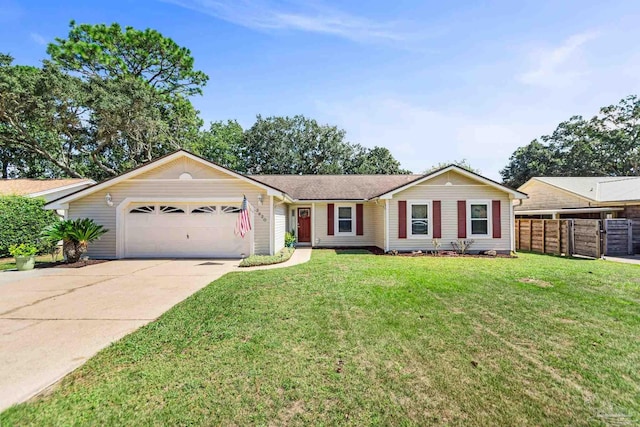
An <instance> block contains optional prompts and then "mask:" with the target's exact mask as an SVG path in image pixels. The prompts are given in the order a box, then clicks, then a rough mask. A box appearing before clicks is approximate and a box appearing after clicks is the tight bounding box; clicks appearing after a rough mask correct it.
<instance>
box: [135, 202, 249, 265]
mask: <svg viewBox="0 0 640 427" xmlns="http://www.w3.org/2000/svg"><path fill="white" fill-rule="evenodd" d="M239 208H240V205H239V204H203V203H200V204H178V203H156V204H151V203H149V204H135V205H131V206H130V207H129V208H128V209H127V211H126V221H125V227H126V229H125V242H126V243H125V251H126V252H125V256H126V257H128V258H162V257H170V258H190V257H193V258H240V257H241V256H248V255H249V254H250V250H251V240H252V238H253V233H252V232H250V233H248V234H246V235H245V236H244V238H241V237H239V236H236V235H235V234H234V232H233V230H234V228H235V224H236V220H237V218H238V211H239Z"/></svg>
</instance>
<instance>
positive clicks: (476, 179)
mask: <svg viewBox="0 0 640 427" xmlns="http://www.w3.org/2000/svg"><path fill="white" fill-rule="evenodd" d="M449 172H456V173H457V174H460V175H462V176H463V177H465V178H467V179H470V180H472V181H474V182H479V183H481V184H484V185H488V186H490V187H493V188H495V189H497V190H500V191H504V192H505V193H508V194H510V195H511V196H512V197H513V198H515V199H526V198H527V195H526V194H525V193H523V192H521V191H518V190H513V189H511V188H509V187H507V186H505V185H502V184H499V183H497V182H495V181H493V180H491V179H489V178H486V177H484V176H482V175H479V174H477V173H475V172H470V171H468V170H466V169H463V168H461V167H459V166H456V165H449V166H446V167H444V168H442V169H438V170H436V171H433V172H430V173H428V174H425V175H422V176H421V177H419V178H417V179H415V180H413V181H411V182H409V183H407V184H404V185H401V186H399V187H397V188H394V189H391V190H389V191H387V192H385V193H382V194H379V195H377V196H376V197H379V198H381V199H390V198H392V197H393V195H394V194H396V193H399V192H401V191H404V190H406V189H408V188H410V187H412V186H414V185H418V184H421V183H424V182H426V181H432V180H435V179H436V178H438V177H441V176H443V175H446V174H447V173H449ZM445 185H447V184H446V183H445Z"/></svg>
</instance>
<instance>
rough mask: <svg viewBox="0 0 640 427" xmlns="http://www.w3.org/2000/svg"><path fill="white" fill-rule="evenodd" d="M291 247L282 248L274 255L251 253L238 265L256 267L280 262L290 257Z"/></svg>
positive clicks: (291, 253)
mask: <svg viewBox="0 0 640 427" xmlns="http://www.w3.org/2000/svg"><path fill="white" fill-rule="evenodd" d="M293 251H295V249H293V248H284V249H282V250H281V251H280V252H278V253H277V254H275V255H251V256H250V257H247V258H245V259H243V260H242V261H240V267H257V266H259V265H271V264H280V263H281V262H285V261H287V260H289V258H291V255H293Z"/></svg>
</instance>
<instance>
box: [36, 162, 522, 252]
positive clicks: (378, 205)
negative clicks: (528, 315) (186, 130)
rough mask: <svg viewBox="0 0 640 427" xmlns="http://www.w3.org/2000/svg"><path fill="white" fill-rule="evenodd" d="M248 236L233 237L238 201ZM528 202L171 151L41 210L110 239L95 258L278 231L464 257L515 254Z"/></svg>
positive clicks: (260, 248)
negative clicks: (456, 248)
mask: <svg viewBox="0 0 640 427" xmlns="http://www.w3.org/2000/svg"><path fill="white" fill-rule="evenodd" d="M245 196H246V198H247V201H248V203H249V205H250V212H251V214H250V218H251V223H252V230H251V231H250V232H249V233H247V234H246V235H245V236H244V238H242V237H240V236H237V235H236V234H235V233H234V226H235V223H236V219H237V217H238V215H237V214H238V212H239V211H240V206H241V203H242V200H243V197H245ZM526 197H527V196H526V194H524V193H522V192H520V191H516V190H513V189H510V188H507V187H505V186H503V185H501V184H499V183H497V182H494V181H492V180H490V179H487V178H485V177H482V176H480V175H477V174H475V173H472V172H469V171H467V170H464V169H461V168H459V167H457V166H453V165H452V166H448V167H445V168H443V169H440V170H438V171H435V172H432V173H428V174H425V175H340V176H336V175H313V176H309V175H306V176H305V175H287V176H283V175H261V176H248V175H242V174H240V173H237V172H234V171H232V170H229V169H226V168H224V167H222V166H219V165H217V164H215V163H212V162H209V161H207V160H205V159H203V158H200V157H198V156H196V155H194V154H192V153H189V152H187V151H183V150H180V151H177V152H175V153H172V154H169V155H167V156H164V157H162V158H159V159H157V160H155V161H153V162H150V163H147V164H145V165H142V166H140V167H138V168H136V169H134V170H132V171H129V172H127V173H124V174H122V175H120V176H117V177H115V178H111V179H109V180H107V181H104V182H101V183H99V184H95V185H93V186H91V187H88V188H85V189H82V190H80V191H77V192H75V193H72V194H69V195H66V196H64V197H61V198H59V199H57V200H55V201H52V202H50V203H49V204H48V205H47V206H46V207H47V208H49V209H65V210H67V216H68V217H69V218H72V219H73V218H92V219H93V220H95V221H96V222H98V223H99V224H102V225H104V226H105V227H106V228H108V229H109V230H110V231H109V232H108V233H107V234H105V235H104V236H103V237H102V238H101V239H100V240H99V241H96V242H94V243H92V244H91V245H90V247H89V256H91V257H94V258H144V257H151V258H161V257H194V258H197V257H203V258H215V257H229V258H231V257H242V256H248V255H250V254H274V253H276V252H278V251H279V250H281V249H282V248H283V247H284V237H285V232H286V231H293V232H294V233H295V235H296V237H297V240H298V244H299V245H309V246H314V247H349V246H350V247H366V246H377V247H379V248H381V249H383V250H385V251H389V250H398V251H411V250H423V251H424V250H433V249H434V246H433V241H434V239H437V240H439V241H440V242H441V244H442V246H441V249H451V248H452V245H451V242H455V241H457V240H459V239H473V240H474V243H473V244H472V245H471V247H470V248H469V250H470V251H471V252H478V251H484V250H496V251H498V252H502V253H508V252H509V251H511V250H513V249H514V231H513V230H514V214H513V206H514V203H513V201H514V200H515V199H523V198H526Z"/></svg>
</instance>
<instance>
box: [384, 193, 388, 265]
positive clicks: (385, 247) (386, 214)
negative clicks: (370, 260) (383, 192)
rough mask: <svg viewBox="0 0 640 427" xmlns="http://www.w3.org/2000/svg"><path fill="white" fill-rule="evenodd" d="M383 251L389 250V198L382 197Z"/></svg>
mask: <svg viewBox="0 0 640 427" xmlns="http://www.w3.org/2000/svg"><path fill="white" fill-rule="evenodd" d="M384 252H385V253H387V252H389V199H384Z"/></svg>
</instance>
